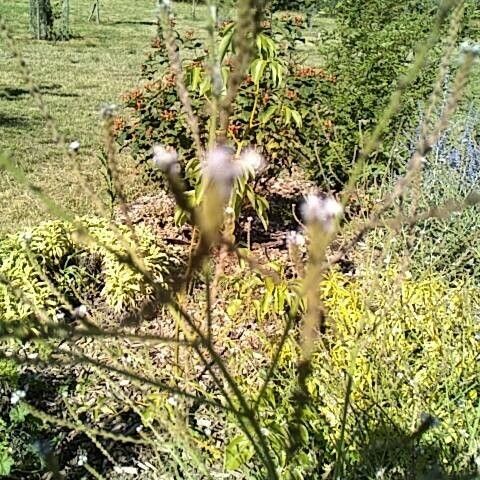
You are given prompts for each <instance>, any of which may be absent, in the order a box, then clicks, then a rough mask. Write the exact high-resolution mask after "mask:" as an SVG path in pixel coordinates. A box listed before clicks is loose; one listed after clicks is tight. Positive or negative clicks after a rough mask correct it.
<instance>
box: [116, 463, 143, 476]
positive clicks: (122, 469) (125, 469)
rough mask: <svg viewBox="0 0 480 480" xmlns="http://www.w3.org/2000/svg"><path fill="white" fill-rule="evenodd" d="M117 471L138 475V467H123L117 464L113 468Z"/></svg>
mask: <svg viewBox="0 0 480 480" xmlns="http://www.w3.org/2000/svg"><path fill="white" fill-rule="evenodd" d="M113 470H114V471H115V473H124V474H126V475H138V468H136V467H121V466H119V465H115V467H114V468H113Z"/></svg>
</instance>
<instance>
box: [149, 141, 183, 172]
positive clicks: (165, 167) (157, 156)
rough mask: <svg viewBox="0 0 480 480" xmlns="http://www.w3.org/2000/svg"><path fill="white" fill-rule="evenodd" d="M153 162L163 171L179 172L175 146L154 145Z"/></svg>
mask: <svg viewBox="0 0 480 480" xmlns="http://www.w3.org/2000/svg"><path fill="white" fill-rule="evenodd" d="M153 164H154V165H155V166H156V167H158V168H159V169H160V170H162V172H166V173H179V171H178V170H179V169H180V165H179V164H178V154H177V152H176V150H175V149H174V148H169V147H167V148H165V147H164V146H163V145H154V146H153Z"/></svg>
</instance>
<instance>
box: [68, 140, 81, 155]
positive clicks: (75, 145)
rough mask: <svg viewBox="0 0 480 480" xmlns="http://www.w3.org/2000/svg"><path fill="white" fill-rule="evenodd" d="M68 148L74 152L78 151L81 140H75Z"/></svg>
mask: <svg viewBox="0 0 480 480" xmlns="http://www.w3.org/2000/svg"><path fill="white" fill-rule="evenodd" d="M68 149H69V150H70V152H72V153H77V152H78V151H79V150H80V142H79V141H78V140H75V141H74V142H72V143H71V144H70V145H69V146H68Z"/></svg>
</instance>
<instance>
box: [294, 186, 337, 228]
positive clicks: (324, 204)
mask: <svg viewBox="0 0 480 480" xmlns="http://www.w3.org/2000/svg"><path fill="white" fill-rule="evenodd" d="M301 211H302V215H303V218H304V219H305V222H306V223H307V224H315V223H317V224H320V225H321V226H322V227H323V229H324V230H326V231H332V230H333V228H334V226H335V220H336V219H337V218H338V217H340V216H341V215H342V213H343V207H342V205H341V204H340V203H339V202H337V200H335V199H334V198H332V197H326V198H322V197H319V196H318V195H308V197H307V198H306V200H305V203H304V204H303V205H302V209H301Z"/></svg>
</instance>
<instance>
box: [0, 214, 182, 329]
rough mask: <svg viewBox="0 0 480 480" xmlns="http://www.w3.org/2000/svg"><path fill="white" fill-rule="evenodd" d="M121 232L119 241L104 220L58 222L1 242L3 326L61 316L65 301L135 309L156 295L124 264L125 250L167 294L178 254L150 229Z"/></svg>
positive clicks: (123, 228) (120, 228) (121, 229)
mask: <svg viewBox="0 0 480 480" xmlns="http://www.w3.org/2000/svg"><path fill="white" fill-rule="evenodd" d="M117 228H118V232H120V234H121V235H120V236H119V233H118V232H117V231H116V230H115V229H114V228H112V226H111V224H110V222H109V221H107V220H104V219H100V218H82V219H79V221H78V222H75V223H69V222H66V221H60V220H56V221H51V222H45V223H42V224H40V225H39V226H37V227H34V228H32V229H31V230H30V231H29V232H23V233H21V234H20V235H9V236H7V237H6V238H4V239H2V240H1V241H0V280H1V283H0V318H1V319H2V321H3V324H4V326H5V325H6V323H5V322H7V323H8V322H14V321H20V322H21V321H23V320H26V319H29V318H32V317H33V315H34V314H38V312H39V311H43V312H44V313H45V314H46V315H47V316H54V315H56V314H58V313H61V312H62V311H64V310H65V307H66V305H65V304H64V303H65V302H63V301H62V298H61V296H64V297H66V298H67V299H68V301H69V302H71V304H72V305H73V306H76V305H80V304H82V303H84V302H85V301H88V302H90V303H92V304H98V303H99V302H100V303H102V302H103V303H104V304H105V305H106V306H108V308H111V309H113V310H114V311H115V312H117V313H119V312H123V311H126V310H128V309H129V308H133V307H135V306H136V305H138V302H140V301H141V300H145V299H146V298H148V297H149V296H151V295H152V293H153V292H152V287H151V286H150V285H148V284H147V282H146V281H145V279H144V277H143V276H142V275H141V274H140V273H138V272H136V271H135V270H134V269H133V268H132V267H131V266H130V265H129V264H128V262H125V261H122V260H121V259H122V258H123V257H125V256H126V254H127V250H133V251H135V252H136V253H137V255H138V256H139V257H141V258H142V259H143V262H144V264H145V267H146V268H147V269H148V270H149V271H150V272H151V274H152V275H153V277H154V278H155V279H156V280H157V282H158V283H159V284H161V285H162V286H163V287H164V289H165V292H167V291H168V289H169V284H170V281H171V278H172V275H173V273H174V271H175V270H176V269H177V268H178V267H179V265H180V264H181V261H180V259H179V256H178V254H177V253H175V251H174V250H172V249H171V248H167V246H166V245H165V244H163V243H162V242H161V241H160V239H158V238H156V237H155V236H154V235H153V233H152V232H151V231H149V230H148V229H147V228H144V227H136V230H135V234H133V233H132V232H131V231H130V229H129V228H128V227H126V226H124V225H120V226H117ZM82 231H83V232H87V235H85V234H83V233H81V232H82ZM134 237H135V238H134ZM137 242H138V245H137ZM52 287H54V288H52ZM55 290H57V292H55ZM59 294H60V295H59Z"/></svg>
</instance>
